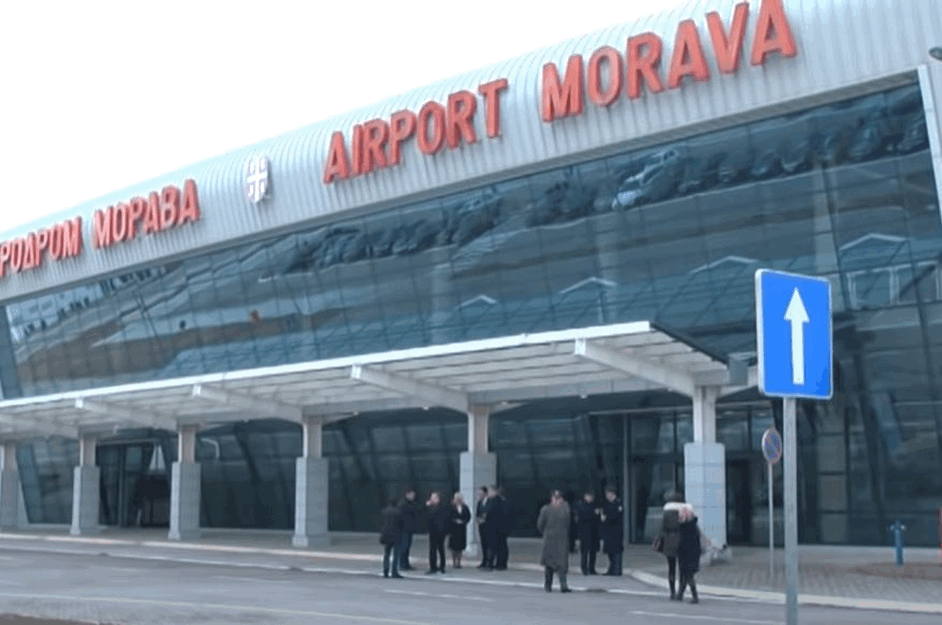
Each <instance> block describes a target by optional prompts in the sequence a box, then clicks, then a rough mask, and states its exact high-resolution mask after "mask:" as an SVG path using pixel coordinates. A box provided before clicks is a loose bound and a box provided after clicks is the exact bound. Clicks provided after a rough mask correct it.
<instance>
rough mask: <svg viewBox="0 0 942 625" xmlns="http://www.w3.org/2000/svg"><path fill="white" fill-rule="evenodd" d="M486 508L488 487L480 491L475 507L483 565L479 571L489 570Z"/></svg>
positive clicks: (475, 519)
mask: <svg viewBox="0 0 942 625" xmlns="http://www.w3.org/2000/svg"><path fill="white" fill-rule="evenodd" d="M486 507H487V486H482V487H480V488H479V489H478V501H477V503H476V504H475V506H474V522H475V523H477V526H478V539H479V540H480V546H481V564H479V565H478V568H479V569H484V568H487V551H488V542H487V517H486V515H485V514H484V510H485V508H486Z"/></svg>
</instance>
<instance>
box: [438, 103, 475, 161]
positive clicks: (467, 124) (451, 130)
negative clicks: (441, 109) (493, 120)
mask: <svg viewBox="0 0 942 625" xmlns="http://www.w3.org/2000/svg"><path fill="white" fill-rule="evenodd" d="M477 108H478V99H477V98H476V97H475V96H474V94H473V93H471V92H470V91H458V92H457V93H453V94H451V95H450V96H448V117H447V120H448V122H447V126H446V127H445V140H446V141H447V142H448V147H450V148H451V149H453V150H454V149H455V148H457V147H458V145H459V144H460V143H461V140H462V139H464V142H465V143H468V144H471V143H474V142H475V141H477V140H478V138H477V135H476V134H475V132H474V122H473V121H472V118H473V117H474V112H475V111H476V110H477Z"/></svg>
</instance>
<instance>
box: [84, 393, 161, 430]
mask: <svg viewBox="0 0 942 625" xmlns="http://www.w3.org/2000/svg"><path fill="white" fill-rule="evenodd" d="M75 407H76V408H77V409H79V410H84V411H86V412H91V413H94V414H98V415H101V416H103V417H108V418H110V419H114V420H115V421H119V422H127V423H133V424H135V425H142V426H145V427H152V428H158V429H161V430H171V431H176V429H177V421H176V419H174V418H173V417H168V416H166V415H162V414H158V413H155V412H151V411H148V410H141V409H138V408H134V409H132V408H126V407H124V406H121V405H117V404H111V403H106V402H102V401H98V400H95V399H86V398H84V397H79V398H77V399H76V400H75Z"/></svg>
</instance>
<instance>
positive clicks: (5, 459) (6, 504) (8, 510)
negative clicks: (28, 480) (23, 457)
mask: <svg viewBox="0 0 942 625" xmlns="http://www.w3.org/2000/svg"><path fill="white" fill-rule="evenodd" d="M19 504H20V474H19V472H18V471H17V467H16V443H14V442H12V441H4V442H3V444H2V445H0V530H9V529H15V528H16V527H17V525H18V523H17V521H18V520H19Z"/></svg>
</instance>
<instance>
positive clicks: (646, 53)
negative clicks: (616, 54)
mask: <svg viewBox="0 0 942 625" xmlns="http://www.w3.org/2000/svg"><path fill="white" fill-rule="evenodd" d="M663 47H664V44H663V43H661V38H660V37H658V36H657V35H655V34H654V33H642V34H640V35H637V36H635V37H629V38H628V55H627V56H628V97H629V98H631V99H632V100H634V99H636V98H639V97H641V83H642V82H644V83H646V84H647V86H648V89H649V90H650V91H651V93H659V92H661V91H664V85H662V84H661V77H660V76H658V75H657V68H658V65H659V64H660V62H661V49H662V48H663Z"/></svg>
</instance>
